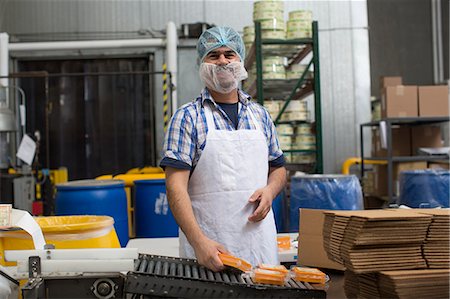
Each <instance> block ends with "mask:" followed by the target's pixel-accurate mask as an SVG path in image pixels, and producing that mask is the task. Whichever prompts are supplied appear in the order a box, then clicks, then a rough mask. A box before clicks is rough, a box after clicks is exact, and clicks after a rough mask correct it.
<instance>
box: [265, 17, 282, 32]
mask: <svg viewBox="0 0 450 299" xmlns="http://www.w3.org/2000/svg"><path fill="white" fill-rule="evenodd" d="M261 29H262V30H281V31H285V30H286V26H285V24H284V20H283V19H275V18H274V19H269V20H262V21H261Z"/></svg>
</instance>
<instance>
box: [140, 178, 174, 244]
mask: <svg viewBox="0 0 450 299" xmlns="http://www.w3.org/2000/svg"><path fill="white" fill-rule="evenodd" d="M134 187H135V190H134V192H135V193H134V194H135V217H136V237H138V238H163V237H178V225H177V223H176V221H175V218H174V217H173V215H172V211H171V210H170V207H169V202H168V201H167V195H166V180H161V179H159V180H139V181H135V182H134Z"/></svg>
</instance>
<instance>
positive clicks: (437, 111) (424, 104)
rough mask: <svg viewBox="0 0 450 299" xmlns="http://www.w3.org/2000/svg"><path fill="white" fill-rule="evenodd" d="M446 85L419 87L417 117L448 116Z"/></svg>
mask: <svg viewBox="0 0 450 299" xmlns="http://www.w3.org/2000/svg"><path fill="white" fill-rule="evenodd" d="M449 109H450V107H449V97H448V86H447V85H436V86H419V116H424V117H437V116H449V115H450V111H449Z"/></svg>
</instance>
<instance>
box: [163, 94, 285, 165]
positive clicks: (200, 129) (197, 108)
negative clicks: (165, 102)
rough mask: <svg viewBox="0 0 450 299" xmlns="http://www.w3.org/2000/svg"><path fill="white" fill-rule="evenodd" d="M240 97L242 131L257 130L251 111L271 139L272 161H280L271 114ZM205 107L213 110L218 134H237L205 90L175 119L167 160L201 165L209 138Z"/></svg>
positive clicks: (169, 134) (167, 140)
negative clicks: (220, 131) (223, 132)
mask: <svg viewBox="0 0 450 299" xmlns="http://www.w3.org/2000/svg"><path fill="white" fill-rule="evenodd" d="M238 95H239V112H238V130H249V129H256V126H255V125H254V124H253V122H252V120H251V117H250V115H249V114H248V109H251V111H252V112H253V115H254V116H255V118H256V119H257V121H259V122H260V124H261V125H260V127H261V128H262V130H263V133H264V135H265V136H266V138H267V146H268V149H269V157H268V158H269V161H273V160H275V159H277V158H279V157H280V156H281V155H283V152H282V151H281V149H280V146H279V143H278V138H277V135H276V130H275V126H274V124H273V122H272V119H271V118H270V115H269V113H268V112H267V110H266V109H265V108H264V107H262V106H261V105H260V104H258V103H255V102H252V101H251V100H250V99H251V98H250V96H249V95H248V94H246V93H245V92H243V91H241V90H238ZM204 105H209V106H210V107H211V108H212V109H211V110H212V111H213V118H214V123H215V125H216V129H217V130H229V131H232V130H235V128H234V126H233V123H232V121H231V120H230V119H229V117H228V116H227V114H226V113H225V111H223V109H222V108H221V107H220V106H219V105H217V104H216V103H215V102H214V101H213V100H212V98H211V95H210V94H209V92H208V90H207V89H206V88H205V89H203V90H202V93H201V95H200V96H199V97H198V98H197V99H195V100H193V101H192V102H190V103H187V104H185V105H183V106H182V107H180V108H179V109H178V110H177V111H176V112H175V114H174V115H173V116H172V119H171V120H170V124H169V127H168V130H167V133H166V137H165V140H164V147H163V153H162V158H163V159H164V158H171V159H175V160H178V161H182V162H184V163H186V164H188V165H190V166H191V167H195V166H196V165H197V162H198V160H199V159H200V156H201V154H202V151H203V149H204V148H205V144H206V134H207V133H208V128H207V123H206V116H205V110H204ZM249 154H251V153H249Z"/></svg>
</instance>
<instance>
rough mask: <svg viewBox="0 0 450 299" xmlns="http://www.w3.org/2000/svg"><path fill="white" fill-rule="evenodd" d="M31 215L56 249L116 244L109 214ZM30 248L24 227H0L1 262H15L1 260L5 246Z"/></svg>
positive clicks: (30, 243) (5, 263)
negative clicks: (10, 228)
mask: <svg viewBox="0 0 450 299" xmlns="http://www.w3.org/2000/svg"><path fill="white" fill-rule="evenodd" d="M34 219H35V220H36V222H37V224H38V225H39V226H40V227H41V229H42V233H43V234H44V238H45V241H46V242H47V243H48V244H53V245H55V248H56V249H75V248H117V247H120V243H119V239H118V238H117V234H116V231H115V229H114V219H113V218H112V217H110V216H80V215H77V216H51V217H35V218H34ZM32 249H34V244H33V240H32V239H31V236H30V235H29V234H28V233H27V232H26V231H24V230H21V229H20V230H19V229H17V230H4V231H2V230H0V256H1V257H0V264H1V265H6V266H14V265H16V263H15V262H5V260H4V251H5V250H32ZM0 298H1V297H0Z"/></svg>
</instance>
